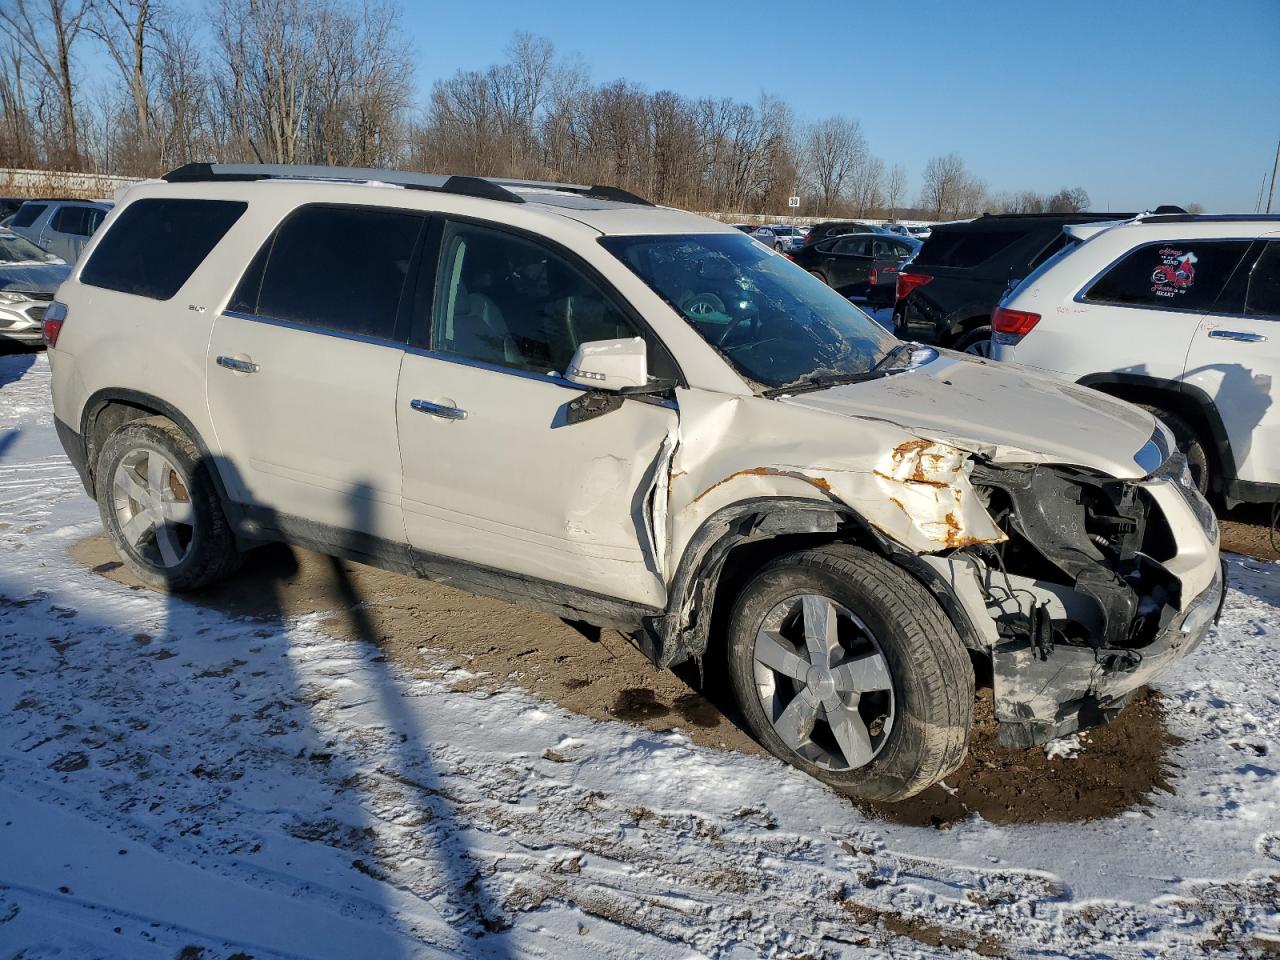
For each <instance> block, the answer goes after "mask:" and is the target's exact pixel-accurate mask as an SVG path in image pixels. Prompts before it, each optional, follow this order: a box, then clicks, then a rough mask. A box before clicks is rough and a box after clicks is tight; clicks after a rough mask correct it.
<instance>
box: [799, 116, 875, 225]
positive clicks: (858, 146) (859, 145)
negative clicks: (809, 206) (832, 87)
mask: <svg viewBox="0 0 1280 960" xmlns="http://www.w3.org/2000/svg"><path fill="white" fill-rule="evenodd" d="M866 152H867V143H866V140H864V139H863V136H862V127H861V125H860V124H859V123H858V121H857V120H851V119H849V118H848V117H828V118H827V119H826V120H822V121H820V122H819V123H816V124H814V125H813V126H812V127H810V128H809V133H808V137H807V138H806V154H807V160H808V170H809V176H810V179H811V180H812V181H813V186H814V189H815V192H816V193H817V196H818V202H819V205H820V211H821V212H822V213H824V214H825V213H830V212H831V209H832V207H834V206H835V204H836V201H837V200H839V199H840V198H841V196H842V195H843V193H844V189H845V185H846V182H847V181H848V179H849V175H850V174H851V173H852V172H853V170H854V168H855V166H856V165H857V164H858V163H859V162H860V161H861V160H862V158H863V157H864V156H865V155H866Z"/></svg>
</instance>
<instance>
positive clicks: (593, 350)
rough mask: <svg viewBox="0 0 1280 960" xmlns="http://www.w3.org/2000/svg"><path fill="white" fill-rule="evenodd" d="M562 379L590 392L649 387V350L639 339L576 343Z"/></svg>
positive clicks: (628, 338)
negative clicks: (587, 388)
mask: <svg viewBox="0 0 1280 960" xmlns="http://www.w3.org/2000/svg"><path fill="white" fill-rule="evenodd" d="M565 379H566V380H568V381H569V382H570V383H576V384H578V385H579V386H582V387H590V388H591V389H593V390H610V391H618V390H622V389H624V388H626V387H647V386H648V385H649V351H648V348H647V347H646V345H645V342H644V340H642V339H641V338H640V337H627V338H625V339H622V340H589V341H588V342H586V343H580V344H578V349H577V350H575V351H574V352H573V359H571V360H570V361H569V368H568V369H567V370H566V371H565Z"/></svg>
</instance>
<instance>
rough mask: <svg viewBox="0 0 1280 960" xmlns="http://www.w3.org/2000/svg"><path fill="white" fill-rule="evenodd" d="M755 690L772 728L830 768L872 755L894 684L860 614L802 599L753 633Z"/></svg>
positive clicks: (883, 735) (884, 730) (887, 723)
mask: <svg viewBox="0 0 1280 960" xmlns="http://www.w3.org/2000/svg"><path fill="white" fill-rule="evenodd" d="M753 660H754V664H753V666H754V671H755V682H756V691H757V693H758V694H759V697H760V702H761V705H762V706H763V707H764V710H765V714H766V715H767V716H768V718H769V721H770V723H772V725H773V729H774V731H775V732H776V733H777V734H778V736H779V737H780V738H781V739H782V741H783V743H785V744H786V745H787V747H789V748H790V749H791V750H793V751H794V752H795V753H796V754H798V755H799V756H801V757H803V758H804V759H805V760H808V761H809V762H810V763H813V764H815V765H817V766H819V767H823V768H825V769H828V770H855V769H857V768H859V767H863V766H866V765H867V764H868V763H870V762H871V760H872V759H874V758H875V756H876V754H878V753H879V752H880V750H881V748H882V747H883V746H884V743H885V740H886V739H887V738H888V735H889V732H890V731H891V730H892V729H893V720H894V699H893V679H892V676H891V674H890V672H889V665H888V662H887V661H886V659H885V656H884V651H883V650H882V649H881V647H880V644H879V643H878V642H877V641H876V638H875V636H874V635H873V634H872V632H871V631H870V630H869V629H868V628H867V626H866V624H864V623H863V622H862V621H861V620H860V619H858V617H856V616H854V614H853V613H852V612H850V611H849V610H848V609H846V608H845V607H843V606H841V605H840V604H838V603H836V602H835V601H834V600H831V599H830V598H828V597H823V596H815V595H812V594H804V595H800V596H795V597H790V598H788V599H787V600H784V601H782V602H781V603H779V604H777V605H776V606H774V607H773V609H772V610H770V611H769V613H768V615H767V616H766V617H765V618H764V622H763V623H762V624H761V627H760V629H759V631H758V632H757V633H756V640H755V648H754V651H753Z"/></svg>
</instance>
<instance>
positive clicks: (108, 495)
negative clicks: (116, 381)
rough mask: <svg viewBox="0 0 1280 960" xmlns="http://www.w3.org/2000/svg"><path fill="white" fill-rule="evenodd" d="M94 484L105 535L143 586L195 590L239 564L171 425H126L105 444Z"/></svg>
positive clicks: (205, 474) (204, 482)
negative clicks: (109, 538)
mask: <svg viewBox="0 0 1280 960" xmlns="http://www.w3.org/2000/svg"><path fill="white" fill-rule="evenodd" d="M94 478H95V490H96V493H97V497H98V511H99V513H100V514H101V516H102V526H103V529H104V530H106V531H107V534H108V535H109V536H110V537H111V540H112V542H113V543H114V545H115V548H116V552H117V553H118V554H119V555H120V559H121V560H123V561H124V563H125V565H126V566H127V567H128V568H129V569H130V570H132V571H133V573H134V574H135V575H136V576H137V577H138V579H140V580H142V581H143V582H144V583H146V584H147V585H149V586H152V587H155V588H157V589H162V590H173V591H183V590H196V589H199V588H200V587H205V586H208V585H210V584H212V583H215V582H216V581H218V580H220V579H222V578H223V577H225V576H227V575H228V574H230V573H232V572H233V571H234V570H235V568H236V567H237V566H238V565H239V562H240V554H239V551H238V550H237V549H236V543H235V538H234V536H233V535H232V533H231V530H230V528H229V527H228V525H227V520H226V516H225V515H224V514H223V511H222V503H221V501H220V499H219V497H218V494H217V492H216V490H215V489H214V487H213V483H212V482H211V477H210V475H209V467H208V465H207V464H206V463H204V462H203V460H202V459H201V457H200V453H199V451H198V450H197V448H196V446H195V444H194V443H192V442H191V440H190V438H189V437H187V435H186V434H184V433H183V432H182V430H180V429H179V428H178V426H177V425H176V424H175V423H173V421H171V420H168V419H166V418H164V417H147V418H145V419H141V420H130V421H128V422H127V423H125V424H124V425H123V426H121V427H120V428H119V429H117V430H116V431H115V432H114V433H112V434H111V436H109V437H108V438H107V441H106V443H104V444H103V445H102V452H101V453H100V454H99V456H98V463H97V469H96V471H95V473H94Z"/></svg>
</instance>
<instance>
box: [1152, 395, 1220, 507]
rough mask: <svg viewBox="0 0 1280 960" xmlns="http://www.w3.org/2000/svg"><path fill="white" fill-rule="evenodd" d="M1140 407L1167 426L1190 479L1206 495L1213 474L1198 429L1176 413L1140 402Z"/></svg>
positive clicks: (1207, 452)
mask: <svg viewBox="0 0 1280 960" xmlns="http://www.w3.org/2000/svg"><path fill="white" fill-rule="evenodd" d="M1142 407H1143V409H1144V410H1147V411H1148V412H1150V413H1151V414H1152V415H1153V416H1154V417H1156V419H1158V420H1160V421H1161V422H1162V423H1164V425H1165V426H1166V427H1168V428H1169V431H1170V432H1171V433H1172V434H1173V442H1174V443H1176V444H1177V445H1178V450H1179V451H1181V453H1182V455H1183V456H1185V457H1186V458H1187V466H1188V467H1189V468H1190V470H1191V479H1192V480H1194V481H1195V483H1196V487H1197V488H1198V489H1199V490H1200V492H1201V493H1203V494H1206V495H1207V494H1208V492H1209V488H1210V486H1211V482H1212V480H1213V474H1212V471H1211V469H1210V466H1209V451H1208V449H1207V448H1206V447H1205V444H1204V441H1203V440H1201V439H1200V433H1199V431H1197V430H1196V428H1195V427H1193V426H1191V424H1189V423H1188V422H1187V421H1186V420H1184V419H1183V418H1182V417H1180V416H1178V415H1177V414H1176V413H1171V412H1169V411H1168V410H1164V409H1162V408H1160V407H1156V406H1152V405H1150V404H1145V403H1144V404H1142Z"/></svg>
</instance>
